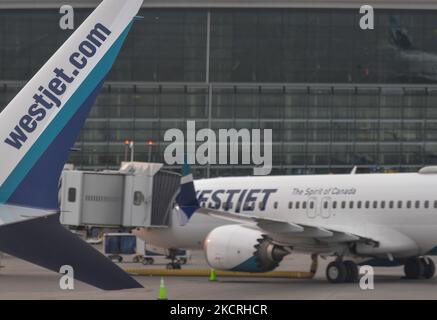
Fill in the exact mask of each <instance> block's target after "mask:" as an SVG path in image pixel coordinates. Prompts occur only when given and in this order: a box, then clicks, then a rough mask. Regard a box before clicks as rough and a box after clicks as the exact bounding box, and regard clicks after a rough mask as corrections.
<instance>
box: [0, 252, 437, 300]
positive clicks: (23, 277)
mask: <svg viewBox="0 0 437 320" xmlns="http://www.w3.org/2000/svg"><path fill="white" fill-rule="evenodd" d="M319 261H320V262H319V269H318V272H317V274H316V276H315V278H314V279H312V280H298V279H265V278H219V279H218V281H217V282H209V281H208V278H204V277H166V278H165V285H166V288H167V294H168V298H169V299H214V300H219V299H231V300H232V299H243V300H256V299H437V290H436V288H437V276H436V277H435V278H433V279H431V280H404V279H401V277H402V275H403V271H402V267H397V268H375V282H374V290H362V289H360V287H359V284H357V283H353V284H351V283H345V284H336V285H333V284H329V283H328V282H327V281H326V280H325V266H326V264H327V262H328V261H324V260H322V259H320V260H319ZM166 263H167V261H166V260H165V259H163V258H158V259H157V261H156V263H155V265H153V266H148V267H145V268H165V264H166ZM2 265H3V266H4V267H3V268H1V269H0V299H152V300H154V299H156V298H157V297H158V290H159V282H160V278H159V277H141V276H139V277H135V278H136V279H137V280H138V281H139V282H140V283H142V284H143V285H144V286H145V288H144V289H133V290H122V291H107V292H105V291H102V290H98V289H95V288H93V287H91V286H89V285H86V284H84V283H81V282H79V281H76V282H75V288H74V290H67V291H64V290H61V289H60V288H59V280H60V275H58V274H56V273H53V272H50V271H47V270H45V269H43V268H40V267H37V266H34V265H32V264H29V263H27V262H24V261H22V260H19V259H17V258H14V257H9V256H6V257H5V258H4V259H3V260H2ZM309 265H310V258H309V257H308V256H304V255H298V254H296V255H291V256H289V257H286V259H284V261H283V262H282V264H281V266H280V268H279V269H278V270H302V271H308V270H309ZM120 266H122V267H124V268H138V267H143V266H142V265H141V264H134V263H122V264H120ZM184 267H186V268H207V265H206V262H205V259H204V257H203V253H202V252H200V251H199V252H194V253H193V257H192V260H191V261H189V263H188V265H187V266H184Z"/></svg>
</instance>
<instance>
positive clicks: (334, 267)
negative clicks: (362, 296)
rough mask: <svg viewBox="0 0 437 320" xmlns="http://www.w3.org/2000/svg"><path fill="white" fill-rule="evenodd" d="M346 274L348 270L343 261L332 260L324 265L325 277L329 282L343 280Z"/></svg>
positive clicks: (340, 281)
mask: <svg viewBox="0 0 437 320" xmlns="http://www.w3.org/2000/svg"><path fill="white" fill-rule="evenodd" d="M347 275H348V272H347V269H346V265H345V264H344V263H343V261H332V262H331V263H330V264H328V266H327V267H326V278H328V281H329V282H331V283H342V282H345V280H346V277H347Z"/></svg>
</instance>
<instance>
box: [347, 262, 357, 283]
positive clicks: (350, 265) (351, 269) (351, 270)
mask: <svg viewBox="0 0 437 320" xmlns="http://www.w3.org/2000/svg"><path fill="white" fill-rule="evenodd" d="M343 264H344V266H345V267H346V282H357V281H358V278H359V272H358V266H357V264H356V263H355V262H353V261H350V260H347V261H345V262H343Z"/></svg>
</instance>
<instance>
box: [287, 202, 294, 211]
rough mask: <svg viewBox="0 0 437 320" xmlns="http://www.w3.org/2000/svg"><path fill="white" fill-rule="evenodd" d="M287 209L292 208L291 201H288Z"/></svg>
mask: <svg viewBox="0 0 437 320" xmlns="http://www.w3.org/2000/svg"><path fill="white" fill-rule="evenodd" d="M288 209H293V202H291V201H290V202H289V203H288Z"/></svg>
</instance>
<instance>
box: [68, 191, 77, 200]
mask: <svg viewBox="0 0 437 320" xmlns="http://www.w3.org/2000/svg"><path fill="white" fill-rule="evenodd" d="M68 202H76V188H68Z"/></svg>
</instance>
